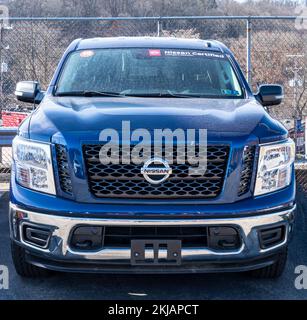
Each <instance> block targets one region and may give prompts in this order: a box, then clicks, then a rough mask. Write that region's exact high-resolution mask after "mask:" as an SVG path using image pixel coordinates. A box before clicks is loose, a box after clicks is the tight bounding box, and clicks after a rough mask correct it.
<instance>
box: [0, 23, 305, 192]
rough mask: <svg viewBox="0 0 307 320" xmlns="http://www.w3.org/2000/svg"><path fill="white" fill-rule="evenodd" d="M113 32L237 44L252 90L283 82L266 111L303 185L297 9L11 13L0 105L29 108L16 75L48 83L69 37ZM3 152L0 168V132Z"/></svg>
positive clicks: (301, 39) (301, 47)
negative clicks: (268, 12)
mask: <svg viewBox="0 0 307 320" xmlns="http://www.w3.org/2000/svg"><path fill="white" fill-rule="evenodd" d="M117 36H167V37H168V36H175V37H184V38H201V39H215V40H219V41H221V42H224V43H225V44H226V45H227V46H228V47H230V49H231V50H232V51H233V52H234V55H235V57H236V58H237V60H238V61H239V63H240V65H241V67H242V69H243V71H244V72H246V74H247V78H248V80H249V82H250V84H251V87H252V88H253V90H254V91H256V90H257V86H259V85H260V84H262V83H279V84H282V85H283V86H284V88H285V99H284V102H283V104H282V105H280V106H276V107H270V108H269V109H268V111H269V113H270V114H271V115H272V116H273V117H274V118H277V119H278V120H280V121H281V122H282V123H283V124H284V125H285V126H286V127H287V129H289V131H290V134H291V136H292V137H293V138H294V139H295V141H296V143H297V161H298V162H297V168H298V170H297V179H298V182H299V185H300V186H301V187H304V188H305V190H306V193H307V162H306V161H307V158H306V153H307V152H306V147H305V131H306V129H305V126H306V116H307V50H306V47H307V25H306V26H304V25H303V24H298V20H297V18H296V17H137V18H128V17H121V18H10V23H9V26H7V25H6V26H4V25H2V27H1V28H0V63H1V70H0V71H1V72H0V109H2V110H7V111H21V112H25V111H26V112H31V110H32V108H33V107H32V106H30V107H29V106H28V105H24V104H21V103H18V104H17V102H16V100H15V97H14V90H15V85H16V82H18V81H21V80H37V81H39V82H40V83H41V85H42V88H43V89H46V88H47V86H48V83H49V81H50V79H51V76H52V74H53V72H54V69H55V68H56V66H57V63H58V61H59V59H60V57H61V55H62V54H63V52H64V51H65V49H66V48H67V46H68V45H69V43H70V42H71V41H72V40H74V39H76V38H88V37H117ZM0 111H1V110H0ZM0 125H1V119H0ZM1 153H2V158H0V174H1V172H2V171H5V170H7V169H5V168H7V165H8V164H9V162H10V156H9V154H10V151H9V149H6V148H3V149H2V150H1V136H0V155H1ZM1 179H2V181H3V178H1V176H0V182H1Z"/></svg>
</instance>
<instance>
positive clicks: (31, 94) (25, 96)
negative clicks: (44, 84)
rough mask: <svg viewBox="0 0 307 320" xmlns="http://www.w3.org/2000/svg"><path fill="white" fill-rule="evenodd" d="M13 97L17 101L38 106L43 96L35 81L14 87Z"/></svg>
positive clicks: (21, 83)
mask: <svg viewBox="0 0 307 320" xmlns="http://www.w3.org/2000/svg"><path fill="white" fill-rule="evenodd" d="M15 96H16V98H17V100H18V101H22V102H28V103H36V104H39V103H41V101H42V100H43V97H44V94H43V92H42V91H41V88H40V85H39V83H38V82H37V81H21V82H18V83H17V85H16V90H15Z"/></svg>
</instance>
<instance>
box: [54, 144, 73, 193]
mask: <svg viewBox="0 0 307 320" xmlns="http://www.w3.org/2000/svg"><path fill="white" fill-rule="evenodd" d="M55 149H56V158H57V163H58V173H59V180H60V186H61V189H62V191H63V192H65V193H68V194H72V183H71V178H70V174H69V167H68V161H67V150H66V147H65V146H63V145H61V144H57V145H56V146H55Z"/></svg>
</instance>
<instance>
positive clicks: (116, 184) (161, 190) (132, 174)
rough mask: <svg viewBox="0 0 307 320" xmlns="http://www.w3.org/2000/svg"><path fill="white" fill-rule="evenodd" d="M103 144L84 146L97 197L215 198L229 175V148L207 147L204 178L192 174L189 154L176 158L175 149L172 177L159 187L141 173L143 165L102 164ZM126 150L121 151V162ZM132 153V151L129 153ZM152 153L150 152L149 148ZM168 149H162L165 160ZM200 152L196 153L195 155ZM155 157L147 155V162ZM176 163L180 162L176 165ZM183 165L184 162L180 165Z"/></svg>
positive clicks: (151, 154) (175, 151) (92, 185)
mask: <svg viewBox="0 0 307 320" xmlns="http://www.w3.org/2000/svg"><path fill="white" fill-rule="evenodd" d="M101 147H102V145H85V146H84V147H83V152H84V158H85V164H86V169H87V175H88V183H89V189H90V191H91V193H92V194H93V195H94V196H95V197H98V198H107V197H110V198H167V199H169V198H215V197H217V196H218V195H219V194H220V193H221V190H222V187H223V182H224V177H225V174H226V167H227V161H228V156H229V146H224V145H223V146H208V147H207V170H206V172H205V174H204V175H202V176H191V175H189V171H188V170H189V167H190V166H191V165H190V164H189V163H188V161H187V159H186V152H183V153H182V154H181V155H180V157H184V159H183V161H182V159H181V161H178V159H177V148H176V147H174V150H173V155H172V156H173V164H171V165H170V166H171V168H172V174H171V175H170V176H169V178H168V179H167V180H166V181H164V182H162V183H160V184H151V183H149V182H147V181H146V180H145V179H144V177H143V175H142V174H141V168H142V165H143V164H122V163H119V164H109V165H104V164H102V163H101V162H100V161H99V151H100V150H101ZM123 150H125V148H119V153H120V159H121V157H122V156H123ZM128 151H129V150H128ZM149 151H150V149H149ZM166 151H168V149H165V148H164V149H163V152H162V158H166V159H169V156H167V155H166ZM198 154H199V151H197V150H196V156H198ZM153 155H154V150H153V149H152V150H151V152H150V154H148V155H146V156H145V155H144V158H143V159H145V161H146V160H148V159H150V158H151V157H152V156H153ZM177 161H178V162H179V163H177ZM181 162H184V163H181Z"/></svg>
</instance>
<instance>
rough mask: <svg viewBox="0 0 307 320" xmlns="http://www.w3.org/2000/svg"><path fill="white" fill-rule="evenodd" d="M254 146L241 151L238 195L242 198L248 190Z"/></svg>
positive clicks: (252, 167)
mask: <svg viewBox="0 0 307 320" xmlns="http://www.w3.org/2000/svg"><path fill="white" fill-rule="evenodd" d="M255 149H256V148H255V146H246V147H245V148H244V151H243V166H242V171H241V180H240V186H239V191H238V195H239V196H242V195H243V194H245V193H247V192H248V191H249V190H250V185H251V180H252V175H253V169H254V159H255Z"/></svg>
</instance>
